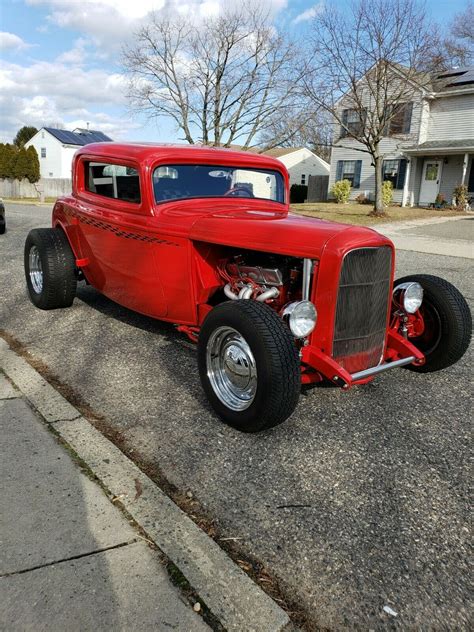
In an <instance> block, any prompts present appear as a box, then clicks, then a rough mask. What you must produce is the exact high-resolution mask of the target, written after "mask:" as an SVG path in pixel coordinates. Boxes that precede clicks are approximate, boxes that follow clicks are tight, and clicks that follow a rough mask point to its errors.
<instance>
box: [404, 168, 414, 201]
mask: <svg viewBox="0 0 474 632" xmlns="http://www.w3.org/2000/svg"><path fill="white" fill-rule="evenodd" d="M412 160H413V158H411V157H410V156H409V157H408V161H407V168H406V171H405V183H404V184H403V192H402V206H406V204H407V201H408V205H409V206H411V203H410V201H409V200H408V195H409V188H410V173H411V161H412Z"/></svg>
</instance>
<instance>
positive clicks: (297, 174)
mask: <svg viewBox="0 0 474 632" xmlns="http://www.w3.org/2000/svg"><path fill="white" fill-rule="evenodd" d="M263 153H264V154H266V155H268V156H273V157H274V158H278V160H280V161H281V162H282V163H283V164H284V165H285V167H286V168H287V169H288V173H289V174H290V186H291V185H292V184H305V185H307V184H308V178H309V176H328V175H329V169H330V166H329V163H327V162H326V161H325V160H323V159H322V158H320V157H319V156H317V155H316V154H315V153H313V152H312V151H310V150H309V149H307V148H306V147H276V148H275V149H269V150H267V151H264V152H263Z"/></svg>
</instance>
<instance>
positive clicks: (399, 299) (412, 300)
mask: <svg viewBox="0 0 474 632" xmlns="http://www.w3.org/2000/svg"><path fill="white" fill-rule="evenodd" d="M393 296H394V300H395V302H396V303H397V304H398V305H399V307H401V308H403V309H404V310H405V311H406V312H407V313H408V314H414V313H415V312H416V311H418V310H419V309H420V306H421V304H422V302H423V288H422V287H421V285H420V284H419V283H417V282H416V281H409V282H408V283H400V285H397V287H396V288H394V290H393Z"/></svg>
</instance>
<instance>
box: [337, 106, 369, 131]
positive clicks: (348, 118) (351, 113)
mask: <svg viewBox="0 0 474 632" xmlns="http://www.w3.org/2000/svg"><path fill="white" fill-rule="evenodd" d="M364 126H365V110H364V111H363V112H360V111H359V110H350V109H348V110H343V111H342V127H341V138H344V137H345V136H348V135H350V136H360V135H361V134H362V133H363V131H364Z"/></svg>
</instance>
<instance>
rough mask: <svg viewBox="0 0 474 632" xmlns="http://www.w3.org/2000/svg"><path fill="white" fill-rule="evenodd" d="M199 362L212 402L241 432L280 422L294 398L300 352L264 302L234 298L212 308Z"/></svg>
mask: <svg viewBox="0 0 474 632" xmlns="http://www.w3.org/2000/svg"><path fill="white" fill-rule="evenodd" d="M198 365H199V374H200V377H201V382H202V386H203V388H204V391H205V393H206V395H207V397H208V399H209V402H210V403H211V405H212V407H213V408H214V410H215V411H216V413H217V414H218V415H219V417H220V418H221V419H222V420H223V421H224V422H225V423H227V424H229V425H230V426H233V427H234V428H236V429H237V430H241V431H242V432H259V431H261V430H266V429H267V428H272V427H273V426H277V425H278V424H281V423H282V422H283V421H285V420H286V419H287V418H288V417H289V416H290V415H291V413H292V412H293V410H294V409H295V406H296V404H297V402H298V398H299V393H300V388H301V377H300V361H299V356H298V351H297V349H296V345H295V342H294V339H293V337H292V335H291V333H290V331H289V329H288V328H287V327H286V325H285V324H284V323H283V322H282V321H281V319H280V318H279V317H278V315H277V314H276V313H275V312H274V311H273V310H272V309H271V308H270V307H268V305H264V304H262V303H258V302H256V301H252V300H238V301H229V302H226V303H222V304H221V305H218V306H217V307H215V308H214V309H213V310H212V311H211V312H210V313H209V314H208V315H207V317H206V319H205V321H204V323H203V326H202V328H201V330H200V332H199V341H198Z"/></svg>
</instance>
